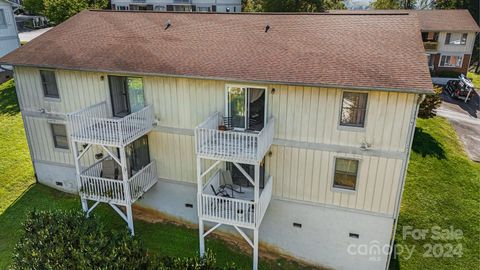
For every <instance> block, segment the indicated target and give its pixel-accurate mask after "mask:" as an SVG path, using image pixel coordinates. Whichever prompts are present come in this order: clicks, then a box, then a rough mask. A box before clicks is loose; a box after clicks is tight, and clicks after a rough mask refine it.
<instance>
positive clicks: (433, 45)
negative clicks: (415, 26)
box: [423, 41, 438, 51]
mask: <svg viewBox="0 0 480 270" xmlns="http://www.w3.org/2000/svg"><path fill="white" fill-rule="evenodd" d="M423 47H424V48H425V51H436V50H437V48H438V42H437V41H425V42H423Z"/></svg>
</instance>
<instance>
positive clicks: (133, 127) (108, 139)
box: [67, 101, 155, 146]
mask: <svg viewBox="0 0 480 270" xmlns="http://www.w3.org/2000/svg"><path fill="white" fill-rule="evenodd" d="M67 121H68V124H69V126H70V129H71V130H70V136H71V137H72V139H73V140H75V141H79V142H84V143H93V144H101V145H108V146H124V145H127V144H129V143H131V142H132V141H134V140H136V139H137V138H139V137H141V136H142V135H145V134H146V133H148V132H149V131H150V130H151V129H152V127H153V124H154V121H155V116H154V113H153V107H152V105H148V106H146V107H144V108H143V109H141V110H139V111H137V112H133V113H130V114H128V115H126V116H125V117H122V118H114V117H113V116H112V115H111V113H110V109H109V108H108V106H107V102H106V101H103V102H100V103H98V104H94V105H92V106H89V107H87V108H84V109H82V110H79V111H77V112H74V113H70V114H68V115H67Z"/></svg>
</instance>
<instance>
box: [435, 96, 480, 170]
mask: <svg viewBox="0 0 480 270" xmlns="http://www.w3.org/2000/svg"><path fill="white" fill-rule="evenodd" d="M442 100H443V102H442V105H441V106H440V108H439V109H438V110H437V115H439V116H443V117H445V118H447V119H448V120H449V121H450V123H452V125H453V127H454V128H455V130H456V131H457V134H458V136H459V137H460V139H461V140H462V142H463V144H464V146H465V150H466V151H467V153H468V156H469V157H470V158H471V159H472V160H474V161H477V162H480V97H479V96H478V94H477V95H475V97H474V98H472V100H470V101H469V102H468V103H464V102H463V101H462V100H456V99H452V98H450V97H449V96H448V95H446V94H445V93H442Z"/></svg>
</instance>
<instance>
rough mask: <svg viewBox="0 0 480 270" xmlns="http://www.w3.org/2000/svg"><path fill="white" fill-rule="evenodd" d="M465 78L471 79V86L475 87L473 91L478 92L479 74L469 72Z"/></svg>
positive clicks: (479, 88)
mask: <svg viewBox="0 0 480 270" xmlns="http://www.w3.org/2000/svg"><path fill="white" fill-rule="evenodd" d="M467 77H468V78H472V79H473V85H475V89H477V92H478V91H479V90H480V74H476V73H473V72H469V73H468V74H467Z"/></svg>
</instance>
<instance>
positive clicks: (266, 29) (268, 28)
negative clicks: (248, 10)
mask: <svg viewBox="0 0 480 270" xmlns="http://www.w3.org/2000/svg"><path fill="white" fill-rule="evenodd" d="M268 30H270V25H268V24H267V26H265V33H267V32H268Z"/></svg>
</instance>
